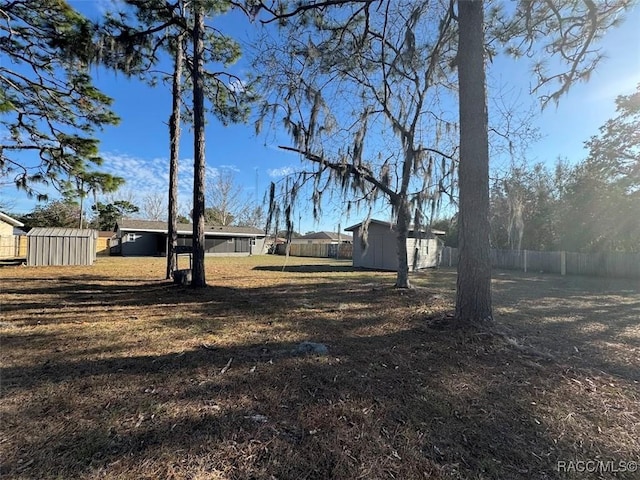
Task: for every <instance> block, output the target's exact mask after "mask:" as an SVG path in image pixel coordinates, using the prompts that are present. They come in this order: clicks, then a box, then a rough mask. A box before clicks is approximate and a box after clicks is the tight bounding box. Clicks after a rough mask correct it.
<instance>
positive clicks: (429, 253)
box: [345, 220, 446, 272]
mask: <svg viewBox="0 0 640 480" xmlns="http://www.w3.org/2000/svg"><path fill="white" fill-rule="evenodd" d="M362 229H363V223H362V222H361V223H358V224H356V225H352V226H350V227H348V228H345V230H346V231H348V232H353V236H354V237H355V238H356V241H355V242H353V266H354V267H361V268H371V269H376V270H391V271H397V270H398V251H397V238H398V237H397V232H396V226H395V224H392V223H389V222H383V221H381V220H370V221H369V226H368V234H367V242H366V244H367V246H366V248H365V245H364V243H365V242H364V241H363V238H362V237H363V235H362V233H363V232H362ZM445 233H446V232H443V231H441V230H427V229H422V230H413V229H410V230H409V233H408V235H407V256H408V261H409V271H410V272H412V271H414V270H420V269H422V268H429V267H437V266H438V261H439V258H440V254H441V252H442V248H443V242H442V240H440V239H439V238H438V235H444V234H445Z"/></svg>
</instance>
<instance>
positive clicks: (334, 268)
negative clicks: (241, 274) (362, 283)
mask: <svg viewBox="0 0 640 480" xmlns="http://www.w3.org/2000/svg"><path fill="white" fill-rule="evenodd" d="M253 270H256V271H263V272H288V273H346V272H357V271H362V269H358V268H354V267H353V266H352V265H326V264H325V265H312V264H310V265H286V264H285V265H282V266H279V265H260V266H257V267H253Z"/></svg>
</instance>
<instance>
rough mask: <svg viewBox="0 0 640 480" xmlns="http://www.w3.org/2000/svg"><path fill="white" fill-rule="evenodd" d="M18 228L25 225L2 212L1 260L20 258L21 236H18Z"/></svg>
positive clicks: (0, 223) (0, 225) (0, 224)
mask: <svg viewBox="0 0 640 480" xmlns="http://www.w3.org/2000/svg"><path fill="white" fill-rule="evenodd" d="M16 227H24V224H23V223H22V222H20V221H18V220H16V219H15V218H11V217H10V216H9V215H5V214H4V213H2V212H0V258H15V257H18V256H20V255H19V254H20V235H16V233H17V232H16Z"/></svg>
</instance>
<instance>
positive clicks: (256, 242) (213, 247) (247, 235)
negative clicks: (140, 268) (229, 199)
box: [111, 219, 265, 256]
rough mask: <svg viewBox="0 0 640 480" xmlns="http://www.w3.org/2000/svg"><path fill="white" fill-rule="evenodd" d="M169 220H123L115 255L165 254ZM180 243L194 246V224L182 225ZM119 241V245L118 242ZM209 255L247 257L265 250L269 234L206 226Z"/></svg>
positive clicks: (206, 253)
mask: <svg viewBox="0 0 640 480" xmlns="http://www.w3.org/2000/svg"><path fill="white" fill-rule="evenodd" d="M168 230H169V229H168V226H167V222H157V221H153V220H127V219H123V220H119V221H118V223H116V227H115V241H114V242H112V248H111V252H112V254H114V253H115V254H119V255H123V256H165V255H166V252H167V242H168ZM177 233H178V245H180V246H191V245H192V243H193V241H192V238H193V225H191V224H188V223H179V224H178V232H177ZM114 243H115V245H114ZM204 243H205V244H204V249H205V255H210V256H215V255H218V256H245V255H260V254H263V253H265V252H264V243H265V233H264V231H262V230H260V229H257V228H253V227H231V226H220V225H205V239H204Z"/></svg>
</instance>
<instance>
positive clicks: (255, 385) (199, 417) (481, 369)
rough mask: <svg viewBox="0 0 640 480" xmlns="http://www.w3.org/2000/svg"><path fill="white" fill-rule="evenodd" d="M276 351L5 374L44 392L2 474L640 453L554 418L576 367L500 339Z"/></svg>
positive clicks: (240, 469) (548, 468) (342, 474)
mask: <svg viewBox="0 0 640 480" xmlns="http://www.w3.org/2000/svg"><path fill="white" fill-rule="evenodd" d="M268 347H269V348H268V351H265V350H264V345H238V346H235V347H227V348H216V349H213V350H209V349H205V348H202V349H197V350H192V351H188V352H185V353H184V354H182V355H174V354H171V355H163V356H156V357H147V356H141V357H140V356H138V357H136V356H134V357H129V358H122V359H114V358H110V359H103V360H93V361H84V362H82V361H80V362H75V363H69V364H68V365H64V364H61V365H56V366H55V368H52V369H51V370H49V371H47V372H43V371H37V370H33V369H31V370H30V369H28V368H26V369H24V370H23V371H18V370H13V371H10V372H6V373H8V374H9V375H10V376H11V377H13V378H17V377H22V378H23V379H25V382H27V384H25V385H24V387H29V388H30V389H32V390H34V392H33V393H34V395H32V397H31V398H30V399H29V400H28V401H26V402H23V403H21V404H15V403H14V404H11V406H10V408H9V409H8V410H9V411H8V412H7V413H8V414H9V415H8V416H7V417H8V418H9V422H8V423H7V424H6V425H5V431H7V432H11V430H12V428H15V427H17V426H18V424H20V423H22V422H29V425H30V432H31V433H30V434H28V435H26V434H24V433H23V434H21V435H17V436H16V435H13V436H12V435H10V436H9V438H10V439H11V440H10V442H9V443H10V445H11V446H12V447H13V448H11V450H10V451H9V452H7V453H8V454H7V455H5V460H4V465H3V467H2V468H3V470H2V473H3V474H4V475H7V476H9V477H19V476H20V475H22V476H24V477H25V478H60V477H63V478H82V477H89V476H98V475H99V474H100V475H106V476H107V477H117V476H118V475H120V476H127V475H133V474H134V473H136V474H137V475H138V476H140V477H143V476H153V475H156V478H159V477H166V475H167V472H168V471H169V470H170V469H171V468H174V469H176V471H177V472H181V473H180V474H176V476H177V478H187V477H190V476H193V470H190V468H193V464H196V465H199V467H198V468H201V469H202V470H203V473H208V474H209V475H213V474H214V473H215V472H226V475H227V477H228V478H234V479H235V478H237V479H243V478H264V479H267V478H273V477H275V478H290V479H294V478H318V479H320V478H358V476H363V475H364V476H367V478H382V477H385V476H389V475H393V476H394V477H396V478H420V477H423V476H424V475H427V476H429V477H431V478H451V477H456V476H459V477H461V478H471V477H473V476H480V477H483V478H496V479H497V478H513V479H530V478H563V475H561V473H560V472H558V471H557V470H556V462H557V461H558V460H568V459H573V458H575V457H573V456H572V457H571V458H567V456H569V455H577V456H578V458H585V459H589V458H596V457H597V456H599V458H607V459H616V460H617V459H623V458H624V457H621V455H631V454H632V453H633V452H632V451H631V452H630V451H624V450H621V449H620V446H617V447H618V450H614V445H608V444H607V443H606V441H602V442H599V441H598V439H597V438H596V439H592V441H591V443H590V444H586V445H583V446H582V447H580V449H579V450H576V446H575V444H574V442H576V441H578V440H581V439H577V438H575V437H573V436H572V434H571V432H564V434H563V433H562V432H561V431H560V429H557V428H556V425H554V423H553V418H552V417H551V416H550V414H549V409H553V408H554V402H556V401H558V397H556V396H554V395H552V392H553V390H554V389H555V388H557V387H558V383H559V382H561V381H562V370H561V369H560V368H556V367H554V366H553V365H547V366H544V368H542V369H540V368H534V367H532V366H526V365H525V364H523V363H520V362H521V359H520V358H519V357H518V356H517V355H514V353H513V351H510V350H508V349H506V348H504V345H501V344H500V343H498V342H495V341H480V340H470V339H463V338H458V339H452V338H451V334H450V333H449V332H436V331H432V330H429V329H427V328H423V327H420V326H415V327H414V328H412V329H409V330H405V331H401V332H396V333H393V334H389V335H381V336H374V337H358V336H351V337H345V338H343V339H341V340H340V341H336V342H334V343H333V344H331V345H330V354H329V356H327V357H317V356H297V355H293V354H292V353H291V352H292V350H293V348H294V347H295V344H294V343H290V342H284V343H282V342H281V343H273V344H270V345H269V346H268ZM229 359H233V361H232V363H231V364H230V366H229V367H228V368H227V369H226V370H225V366H226V365H227V364H228V360H229ZM505 365H511V366H510V367H509V368H507V367H505ZM72 372H75V373H76V376H72ZM38 376H42V377H45V378H44V380H46V382H44V383H41V384H40V387H41V388H35V389H34V386H35V385H34V384H33V383H29V382H30V380H27V379H29V378H33V377H38ZM50 382H61V383H60V385H61V387H60V390H55V389H54V390H52V389H51V385H50ZM543 391H546V392H548V393H547V395H545V394H543V393H542V392H543ZM564 400H565V401H570V400H571V399H564ZM576 414H577V415H579V414H580V412H576ZM52 415H53V417H54V418H53V419H51V416H52ZM613 427H615V428H619V427H620V425H613ZM35 432H41V434H35ZM5 448H6V447H5ZM629 458H631V457H629ZM619 478H632V477H630V476H627V477H625V476H624V475H622V476H620V477H619Z"/></svg>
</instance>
